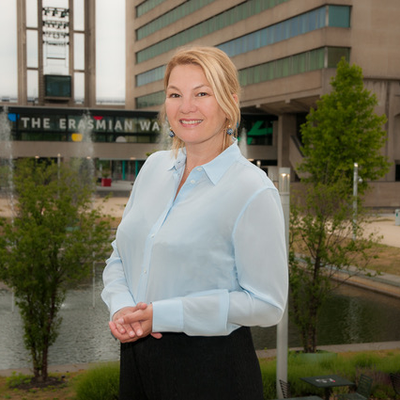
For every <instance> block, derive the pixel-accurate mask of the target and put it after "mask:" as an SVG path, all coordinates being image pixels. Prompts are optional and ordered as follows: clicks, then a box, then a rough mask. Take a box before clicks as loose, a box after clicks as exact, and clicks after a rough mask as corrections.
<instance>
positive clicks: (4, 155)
mask: <svg viewBox="0 0 400 400" xmlns="http://www.w3.org/2000/svg"><path fill="white" fill-rule="evenodd" d="M11 139H12V138H11V126H10V122H9V119H8V109H7V107H4V109H3V111H2V112H1V113H0V142H1V146H0V168H1V172H0V186H1V191H4V196H2V197H4V199H5V201H6V202H8V208H9V209H10V210H11V218H13V217H14V179H13V173H14V166H13V152H12V140H11Z"/></svg>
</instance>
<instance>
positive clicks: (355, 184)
mask: <svg viewBox="0 0 400 400" xmlns="http://www.w3.org/2000/svg"><path fill="white" fill-rule="evenodd" d="M357 195H358V164H357V163H354V171H353V241H354V240H356V230H357V229H356V224H357Z"/></svg>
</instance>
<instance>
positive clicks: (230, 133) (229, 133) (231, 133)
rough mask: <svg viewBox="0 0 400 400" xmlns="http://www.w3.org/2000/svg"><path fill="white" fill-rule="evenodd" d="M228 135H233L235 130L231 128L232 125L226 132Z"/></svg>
mask: <svg viewBox="0 0 400 400" xmlns="http://www.w3.org/2000/svg"><path fill="white" fill-rule="evenodd" d="M226 133H227V134H228V135H229V136H231V135H233V129H232V128H231V126H230V125H229V126H228V129H227V130H226Z"/></svg>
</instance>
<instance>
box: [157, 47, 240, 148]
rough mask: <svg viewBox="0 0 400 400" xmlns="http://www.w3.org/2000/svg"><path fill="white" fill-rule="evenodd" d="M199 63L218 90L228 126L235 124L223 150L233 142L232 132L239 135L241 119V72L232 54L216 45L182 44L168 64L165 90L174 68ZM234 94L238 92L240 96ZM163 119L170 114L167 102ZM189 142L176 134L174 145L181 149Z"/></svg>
mask: <svg viewBox="0 0 400 400" xmlns="http://www.w3.org/2000/svg"><path fill="white" fill-rule="evenodd" d="M188 64H189V65H190V64H193V65H198V66H199V67H200V68H201V69H202V70H203V72H204V75H205V77H206V78H207V81H208V82H209V83H210V86H211V88H212V90H213V92H214V96H215V99H216V100H217V103H218V104H219V106H220V107H221V109H222V111H223V112H224V113H225V115H226V116H227V121H226V126H225V129H228V128H231V129H232V130H233V134H232V135H228V134H226V135H225V139H224V144H223V150H225V149H226V148H228V147H229V146H230V145H231V144H232V136H237V127H238V126H239V123H240V107H239V96H240V84H239V79H238V72H237V69H236V67H235V65H234V64H233V62H232V61H231V60H230V58H229V57H228V56H227V55H226V53H224V52H223V51H222V50H219V49H217V48H215V47H190V48H182V49H180V50H178V52H177V53H176V54H175V55H174V56H173V57H172V59H171V60H170V61H169V63H168V64H167V68H166V70H165V74H164V90H166V89H167V86H168V82H169V78H170V75H171V71H172V70H173V69H174V68H175V67H176V66H178V65H188ZM233 95H236V96H237V98H236V99H235V97H234V96H233ZM160 120H161V123H162V124H164V125H165V124H166V121H167V116H166V112H165V104H164V105H163V107H162V109H161V111H160ZM184 146H185V144H184V142H183V141H182V140H180V139H179V138H178V137H176V136H174V138H173V143H172V148H173V149H174V150H175V151H176V152H177V151H178V150H179V149H180V148H182V147H184Z"/></svg>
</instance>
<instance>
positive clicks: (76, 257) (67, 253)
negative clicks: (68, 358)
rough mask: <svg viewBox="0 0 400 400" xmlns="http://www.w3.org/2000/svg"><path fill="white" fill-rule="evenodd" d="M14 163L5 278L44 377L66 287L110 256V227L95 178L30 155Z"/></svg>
mask: <svg viewBox="0 0 400 400" xmlns="http://www.w3.org/2000/svg"><path fill="white" fill-rule="evenodd" d="M15 169H16V170H15V173H14V182H15V185H14V187H15V202H16V207H15V208H16V215H15V216H14V217H13V218H12V220H6V219H2V221H1V224H0V228H1V234H0V279H1V280H2V281H4V282H5V283H6V284H7V285H8V286H9V287H10V288H12V289H13V290H14V292H15V297H16V302H17V305H18V306H19V310H20V313H21V317H22V320H23V327H24V344H25V347H26V348H27V350H28V351H29V352H30V354H31V357H32V364H33V373H34V379H35V380H37V381H46V379H47V378H48V373H47V370H48V364H47V359H48V351H49V347H50V346H51V345H52V344H53V343H54V342H55V340H56V338H57V336H58V331H59V326H60V324H61V317H60V316H59V311H60V307H61V305H62V303H63V301H64V298H65V294H66V290H67V287H68V285H71V284H76V283H77V282H79V281H80V280H81V279H82V278H84V277H86V276H87V275H88V274H89V273H90V271H91V267H92V265H93V262H95V261H96V260H99V259H103V258H104V257H105V244H106V243H108V242H109V236H110V227H109V221H108V220H107V219H106V218H103V217H104V216H102V215H101V214H100V211H99V210H96V209H93V208H92V199H93V185H86V184H83V183H82V182H83V181H84V180H82V179H81V177H80V176H79V174H78V173H77V172H74V170H73V169H71V168H69V167H68V166H66V165H63V164H61V165H59V166H57V165H55V164H51V165H48V164H45V163H38V162H35V161H34V160H31V159H29V160H21V161H19V162H18V163H17V165H16V168H15Z"/></svg>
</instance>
